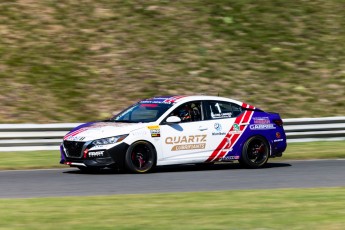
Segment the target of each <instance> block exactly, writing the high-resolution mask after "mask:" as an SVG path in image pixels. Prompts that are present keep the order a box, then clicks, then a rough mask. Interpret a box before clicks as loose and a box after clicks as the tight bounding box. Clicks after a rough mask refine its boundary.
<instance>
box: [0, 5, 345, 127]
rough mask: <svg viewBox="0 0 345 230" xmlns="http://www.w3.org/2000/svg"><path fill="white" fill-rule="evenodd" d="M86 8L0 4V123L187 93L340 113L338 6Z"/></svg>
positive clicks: (90, 115) (298, 113)
mask: <svg viewBox="0 0 345 230" xmlns="http://www.w3.org/2000/svg"><path fill="white" fill-rule="evenodd" d="M82 2H83V3H82V4H81V3H80V1H77V0H69V1H52V0H41V1H38V0H30V1H29V0H15V1H14V0H12V1H10V0H3V1H1V3H0V88H1V95H0V107H1V110H0V121H1V122H2V123H23V122H29V123H30V122H35V123H36V122H40V123H46V122H47V123H50V122H82V121H88V120H98V119H102V118H107V117H108V116H110V115H111V113H112V112H113V111H119V110H121V109H122V108H123V107H125V106H127V105H128V104H130V103H132V102H134V101H137V100H138V99H140V98H146V97H152V96H153V95H158V94H160V95H167V94H186V93H187V94H200V93H205V94H210V95H217V94H220V95H222V96H228V97H232V98H235V99H238V100H241V101H246V102H248V103H250V104H254V105H255V106H257V107H259V108H262V109H265V110H267V111H276V112H279V113H280V114H281V115H282V116H283V117H284V118H288V117H320V116H336V115H344V114H345V110H344V108H345V103H344V100H343V98H344V97H345V90H344V89H345V78H344V76H345V75H344V65H345V33H344V29H343V28H344V26H345V17H344V16H343V9H344V3H343V1H341V0H329V1H324V0H313V1H310V0H309V1H298V0H292V1H286V0H275V1H256V0H203V1H199V0H188V1H169V0H164V1H163V0H151V1H118V0H117V1H114V0H100V1H91V0H84V1H82ZM321 25H322V26H321ZM37 102H39V105H38V103H37ZM306 108H308V109H306ZM325 108H327V109H325ZM37 118H39V120H38V119H37Z"/></svg>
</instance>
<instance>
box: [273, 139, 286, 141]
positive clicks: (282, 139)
mask: <svg viewBox="0 0 345 230" xmlns="http://www.w3.org/2000/svg"><path fill="white" fill-rule="evenodd" d="M281 141H284V139H276V140H274V142H281Z"/></svg>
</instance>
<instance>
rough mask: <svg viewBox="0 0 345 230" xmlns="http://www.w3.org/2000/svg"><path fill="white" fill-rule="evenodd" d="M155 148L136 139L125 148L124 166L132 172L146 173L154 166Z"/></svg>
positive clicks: (155, 158)
mask: <svg viewBox="0 0 345 230" xmlns="http://www.w3.org/2000/svg"><path fill="white" fill-rule="evenodd" d="M156 160H157V155H156V150H155V148H154V147H153V146H152V145H151V144H150V143H148V142H146V141H137V142H135V143H133V144H132V145H131V146H129V148H128V149H127V152H126V155H125V165H126V168H127V169H128V170H129V171H131V172H134V173H146V172H148V171H150V170H152V169H153V168H154V167H155V166H156Z"/></svg>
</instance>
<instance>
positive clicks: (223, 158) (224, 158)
mask: <svg viewBox="0 0 345 230" xmlns="http://www.w3.org/2000/svg"><path fill="white" fill-rule="evenodd" d="M238 159H240V156H225V157H222V158H219V161H233V160H238Z"/></svg>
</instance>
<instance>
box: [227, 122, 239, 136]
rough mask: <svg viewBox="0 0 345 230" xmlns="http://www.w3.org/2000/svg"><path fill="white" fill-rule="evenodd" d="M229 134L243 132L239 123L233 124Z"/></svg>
mask: <svg viewBox="0 0 345 230" xmlns="http://www.w3.org/2000/svg"><path fill="white" fill-rule="evenodd" d="M228 133H229V134H239V133H242V131H241V128H240V126H239V125H238V124H236V123H235V124H233V126H232V129H231V130H230V131H229V132H228Z"/></svg>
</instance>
